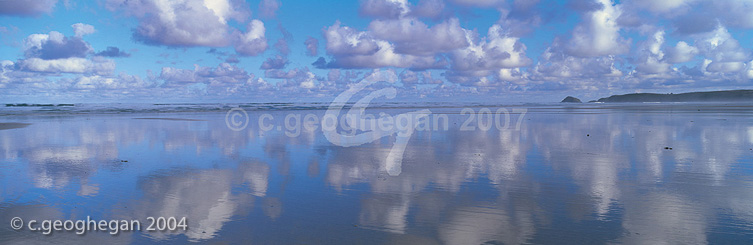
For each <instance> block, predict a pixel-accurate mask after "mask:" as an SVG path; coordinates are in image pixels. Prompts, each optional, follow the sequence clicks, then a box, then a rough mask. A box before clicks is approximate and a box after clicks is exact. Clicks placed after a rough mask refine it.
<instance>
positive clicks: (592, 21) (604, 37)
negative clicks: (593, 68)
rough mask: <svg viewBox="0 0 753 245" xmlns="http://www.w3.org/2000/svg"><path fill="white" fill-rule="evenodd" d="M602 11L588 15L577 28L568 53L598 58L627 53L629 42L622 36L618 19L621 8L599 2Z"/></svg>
mask: <svg viewBox="0 0 753 245" xmlns="http://www.w3.org/2000/svg"><path fill="white" fill-rule="evenodd" d="M598 2H599V3H601V4H602V5H603V7H602V8H601V9H598V10H595V11H592V12H589V13H587V14H586V15H585V16H583V18H584V19H585V20H584V22H583V23H580V24H579V25H577V26H576V27H575V29H574V30H573V33H572V35H573V36H572V39H570V43H569V45H568V48H567V51H568V53H569V54H570V55H573V56H577V57H597V56H604V55H616V54H624V53H627V51H628V49H629V42H627V41H626V40H624V39H623V38H622V37H621V36H620V27H619V25H618V24H617V18H618V17H619V16H620V13H621V11H620V6H616V5H614V4H613V3H612V2H611V0H599V1H598Z"/></svg>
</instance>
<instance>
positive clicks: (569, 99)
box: [560, 96, 582, 103]
mask: <svg viewBox="0 0 753 245" xmlns="http://www.w3.org/2000/svg"><path fill="white" fill-rule="evenodd" d="M560 103H582V102H581V101H580V99H578V98H575V97H573V96H567V97H565V98H564V99H563V100H562V101H561V102H560Z"/></svg>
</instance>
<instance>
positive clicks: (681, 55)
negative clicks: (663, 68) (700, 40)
mask: <svg viewBox="0 0 753 245" xmlns="http://www.w3.org/2000/svg"><path fill="white" fill-rule="evenodd" d="M696 55H698V48H696V47H693V46H690V45H689V44H688V43H686V42H683V41H679V42H677V45H675V46H674V47H670V48H668V49H667V56H666V57H665V59H666V60H667V62H669V63H683V62H688V61H690V60H692V59H693V58H694V57H695V56H696Z"/></svg>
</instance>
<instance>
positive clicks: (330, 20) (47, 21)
mask: <svg viewBox="0 0 753 245" xmlns="http://www.w3.org/2000/svg"><path fill="white" fill-rule="evenodd" d="M750 13H753V0H717V1H707V0H666V1H654V0H634V1H610V0H572V1H540V0H475V1H474V0H362V1H339V0H320V1H299V0H260V1H259V0H253V1H242V0H99V1H73V0H66V1H58V0H39V1H26V0H0V68H1V69H2V70H0V102H5V103H9V102H12V103H19V102H32V103H37V102H39V103H45V102H48V103H50V102H52V103H54V102H75V103H81V102H92V103H96V102H124V103H132V102H133V103H135V102H147V103H149V102H197V103H199V102H269V101H275V102H306V101H321V102H325V101H328V100H332V99H333V98H334V97H335V96H337V95H338V94H340V93H342V92H343V91H344V90H346V89H347V88H349V86H352V85H353V84H355V83H357V82H358V81H359V80H360V79H361V78H363V77H365V76H368V75H369V74H372V73H375V72H387V73H389V74H393V75H392V76H386V78H385V81H383V82H380V83H377V84H375V85H374V86H375V88H374V89H378V88H385V87H392V88H395V89H396V90H397V91H398V93H397V96H396V98H395V100H398V101H493V102H556V101H559V100H561V99H562V98H564V97H565V96H568V95H572V96H576V97H579V98H581V99H583V100H592V99H598V98H600V97H606V96H609V95H613V94H622V93H632V92H657V93H679V92H690V91H711V90H728V89H750V88H753V86H751V82H753V54H752V53H751V49H752V48H753V32H752V31H751V29H752V28H753V14H750Z"/></svg>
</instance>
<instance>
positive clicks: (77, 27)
mask: <svg viewBox="0 0 753 245" xmlns="http://www.w3.org/2000/svg"><path fill="white" fill-rule="evenodd" d="M71 27H73V32H74V33H75V34H76V37H79V38H80V37H83V36H85V35H89V34H92V33H94V32H95V30H94V26H92V25H89V24H84V23H76V24H73V25H71Z"/></svg>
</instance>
